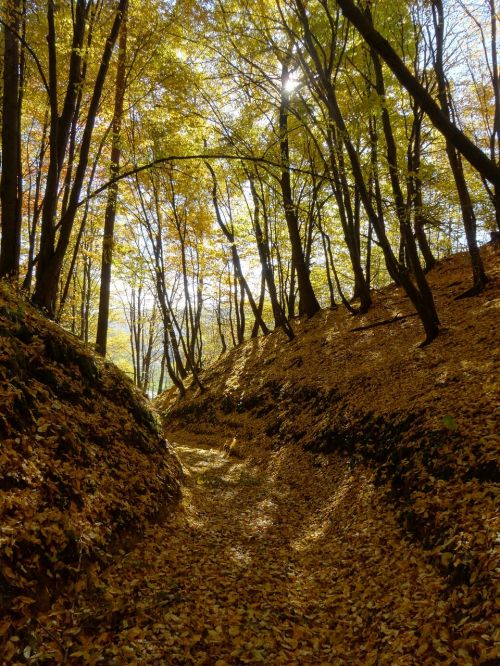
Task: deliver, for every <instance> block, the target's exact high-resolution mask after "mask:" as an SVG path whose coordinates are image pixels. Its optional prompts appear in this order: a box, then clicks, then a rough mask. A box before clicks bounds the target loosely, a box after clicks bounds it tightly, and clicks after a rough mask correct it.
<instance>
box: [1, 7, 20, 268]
mask: <svg viewBox="0 0 500 666" xmlns="http://www.w3.org/2000/svg"><path fill="white" fill-rule="evenodd" d="M5 9H6V14H7V17H6V26H5V27H4V67H3V91H4V94H3V104H2V176H1V179H0V206H1V214H2V240H1V245H0V277H5V276H9V277H14V278H17V277H18V276H19V257H20V252H21V191H20V190H19V182H20V178H19V167H20V154H19V145H20V141H19V135H20V125H19V118H20V112H19V111H20V109H19V107H20V103H21V100H20V57H19V41H18V38H17V37H16V33H17V32H18V30H19V25H20V17H21V11H22V3H21V0H7V3H6V8H5Z"/></svg>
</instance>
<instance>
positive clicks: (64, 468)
mask: <svg viewBox="0 0 500 666" xmlns="http://www.w3.org/2000/svg"><path fill="white" fill-rule="evenodd" d="M179 483H180V466H179V463H178V462H177V458H176V456H175V454H174V453H173V452H172V450H171V448H170V447H169V446H168V444H167V443H166V441H165V439H164V438H163V435H162V432H161V427H160V425H159V422H158V420H157V417H156V416H155V415H154V414H153V412H152V411H151V409H150V406H149V405H148V402H147V400H146V398H145V397H144V396H143V395H142V394H141V393H140V392H138V391H137V390H136V389H135V388H134V387H133V386H132V384H131V382H130V381H129V380H128V379H127V378H126V377H125V376H124V375H123V374H122V373H121V372H120V371H119V370H118V369H117V368H115V367H114V366H113V365H112V364H110V363H104V362H103V361H102V360H100V359H99V358H98V357H96V356H95V355H93V354H92V353H90V352H89V350H88V348H86V347H85V346H84V345H82V344H80V343H79V342H78V341H77V340H76V339H75V338H73V336H71V335H69V334H67V333H66V332H64V331H63V330H62V329H61V328H60V327H58V326H57V325H55V324H53V323H51V322H48V321H47V320H45V319H44V318H43V317H41V316H40V315H39V314H38V313H37V312H36V311H35V310H34V309H33V308H31V307H30V306H29V305H28V304H26V303H25V302H24V301H23V299H22V298H21V297H20V295H19V294H16V293H14V292H13V291H12V290H11V289H10V288H9V287H8V286H7V285H5V284H2V283H0V544H1V550H0V617H1V619H0V654H1V655H2V659H0V661H2V663H8V662H9V659H10V658H11V657H13V655H15V654H16V653H17V650H18V648H19V645H20V644H21V643H19V642H18V637H19V635H24V636H26V635H29V632H30V631H32V630H33V631H34V630H35V629H36V625H35V624H34V622H35V621H34V619H33V618H34V617H35V616H36V613H37V612H38V611H39V610H40V609H46V608H48V607H49V606H50V604H51V603H52V601H53V599H54V597H55V596H57V594H59V593H63V594H66V595H74V594H75V593H77V592H79V591H81V590H82V589H84V588H85V587H86V586H87V585H89V584H91V580H90V579H89V578H88V576H87V575H86V574H87V572H88V571H89V570H90V571H91V573H92V574H93V576H94V578H96V577H97V574H98V571H99V568H100V567H101V566H102V564H103V563H104V562H105V561H106V559H107V557H108V555H109V549H110V547H112V546H113V544H114V545H115V546H116V547H122V546H123V545H124V543H125V540H126V539H127V538H130V537H131V535H132V534H133V533H134V532H138V531H140V530H141V529H143V524H144V522H145V521H146V520H147V519H152V518H154V517H155V516H157V515H158V514H159V513H160V512H164V511H165V509H166V508H167V507H168V506H169V504H170V503H171V502H172V501H173V500H174V498H175V497H176V496H177V495H178V492H179ZM89 580H90V582H89ZM15 637H17V639H16V640H14V638H15ZM11 638H12V640H11ZM16 641H17V644H16ZM23 645H26V643H24V644H23ZM27 649H30V648H29V645H28V648H27ZM28 656H29V655H28Z"/></svg>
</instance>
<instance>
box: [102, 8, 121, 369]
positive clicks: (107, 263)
mask: <svg viewBox="0 0 500 666" xmlns="http://www.w3.org/2000/svg"><path fill="white" fill-rule="evenodd" d="M126 62H127V14H126V10H125V12H124V16H123V18H122V25H121V29H120V42H119V51H118V66H117V70H116V83H115V105H114V110H113V120H112V146H111V164H110V168H109V175H110V180H113V179H114V178H115V177H116V176H117V175H118V174H119V172H120V158H121V128H122V118H123V100H124V97H125V86H126V80H125V79H126ZM117 198H118V183H117V182H116V183H112V184H111V185H110V187H109V189H108V201H107V204H106V212H105V214H104V234H103V238H102V257H101V281H100V287H99V315H98V319H97V334H96V343H95V344H96V350H97V352H98V353H99V354H101V355H102V356H106V346H107V340H108V322H109V299H110V289H111V269H112V266H113V244H114V230H115V219H116V205H117Z"/></svg>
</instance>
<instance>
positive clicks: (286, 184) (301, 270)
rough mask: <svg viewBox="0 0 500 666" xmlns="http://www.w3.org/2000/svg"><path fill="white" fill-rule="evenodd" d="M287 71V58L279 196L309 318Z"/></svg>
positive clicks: (311, 302)
mask: <svg viewBox="0 0 500 666" xmlns="http://www.w3.org/2000/svg"><path fill="white" fill-rule="evenodd" d="M288 76H289V70H288V64H287V62H286V59H283V62H282V64H281V101H280V109H279V133H280V154H281V178H280V185H281V193H282V196H283V206H284V212H285V219H286V224H287V228H288V235H289V238H290V245H291V248H292V262H293V266H294V270H295V272H296V274H297V283H298V287H299V310H300V312H301V313H304V314H306V315H307V316H308V317H312V316H313V315H314V314H316V312H318V311H319V310H320V305H319V303H318V300H317V298H316V294H315V293H314V289H313V286H312V284H311V279H310V276H309V269H308V267H307V264H306V261H305V257H304V251H303V249H302V241H301V238H300V231H299V221H298V219H297V212H296V209H295V205H294V202H293V196H292V186H291V181H290V148H289V142H288V115H289V114H288V109H289V104H290V97H289V92H288V91H287V88H286V84H287V82H288Z"/></svg>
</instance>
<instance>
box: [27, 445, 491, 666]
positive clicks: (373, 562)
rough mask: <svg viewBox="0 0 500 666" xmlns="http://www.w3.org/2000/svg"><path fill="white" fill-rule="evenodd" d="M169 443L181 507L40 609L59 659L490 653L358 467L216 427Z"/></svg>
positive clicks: (298, 660)
mask: <svg viewBox="0 0 500 666" xmlns="http://www.w3.org/2000/svg"><path fill="white" fill-rule="evenodd" d="M172 439H173V441H174V442H176V448H177V451H178V453H179V455H180V457H181V459H182V460H183V463H184V466H185V471H186V477H187V478H186V486H185V488H184V497H183V500H182V503H181V505H180V507H179V510H178V511H177V512H176V513H174V514H173V515H172V516H171V517H170V518H169V519H168V522H167V523H166V524H164V525H163V526H160V527H158V526H156V527H150V528H148V530H147V532H146V533H145V535H144V539H143V540H142V541H141V542H140V543H139V544H138V545H137V546H136V547H135V548H134V549H133V550H131V551H130V552H128V553H126V554H125V553H124V554H122V555H120V556H118V558H116V560H115V561H114V562H112V563H111V566H110V567H109V568H108V569H107V571H104V572H102V573H101V574H100V575H99V576H96V577H95V579H94V580H89V581H88V586H87V590H86V591H83V592H82V595H81V596H80V599H79V601H78V603H76V604H75V603H73V605H72V606H71V607H68V606H66V607H64V605H63V604H64V603H65V602H64V600H61V601H60V605H59V606H58V605H56V606H55V607H54V608H53V609H52V611H51V612H50V613H49V614H47V615H46V616H44V617H41V618H39V626H40V635H41V636H43V637H45V646H44V649H45V651H46V652H45V654H46V657H47V661H51V660H52V662H51V663H56V662H58V661H63V660H64V659H66V661H67V663H71V664H78V663H85V664H90V663H105V664H128V663H130V664H166V665H177V664H178V665H181V664H207V665H208V664H210V665H212V664H213V665H216V666H224V665H225V664H235V665H236V664H245V663H249V664H258V663H262V664H268V665H270V664H277V665H278V664H283V665H287V666H288V665H292V664H301V665H302V664H314V665H316V666H318V665H320V664H338V665H341V664H360V665H361V664H363V666H367V665H369V664H380V665H383V664H387V665H390V666H397V665H412V664H415V665H417V664H418V665H419V666H425V665H426V664H428V665H431V664H438V663H439V664H441V663H442V664H457V665H464V666H465V665H466V664H473V663H478V662H477V660H476V658H474V659H473V657H472V656H471V655H473V654H475V655H480V656H481V659H483V658H484V659H486V658H487V657H489V656H490V655H491V651H492V645H491V644H490V638H489V637H488V636H486V635H484V637H481V634H482V633H483V634H484V632H485V629H484V628H483V627H480V626H478V627H477V632H476V634H475V635H472V636H469V637H468V638H467V639H464V638H463V637H462V638H461V639H458V640H457V639H456V635H455V632H454V627H453V618H451V617H450V616H449V615H448V606H447V601H446V589H445V585H444V582H443V579H441V578H440V577H439V575H438V574H437V573H436V571H435V570H434V569H433V567H432V566H430V565H429V564H428V563H427V562H426V558H425V555H424V554H423V552H422V551H421V550H420V549H419V548H417V547H416V546H414V545H412V544H411V543H410V542H409V541H408V540H406V538H405V536H404V534H403V533H402V531H401V529H400V528H399V527H398V525H397V520H396V517H395V515H393V513H392V511H391V509H390V508H389V507H388V505H387V503H386V502H384V500H383V493H382V492H381V490H380V489H379V488H376V487H375V486H374V484H373V474H372V472H370V471H368V470H367V469H366V468H364V467H363V466H362V465H357V466H356V467H355V468H354V469H353V470H351V469H350V467H349V465H348V463H347V462H346V461H345V458H341V457H340V456H336V455H330V456H328V457H327V456H321V455H320V456H316V457H313V456H311V455H310V454H307V453H304V452H300V451H298V450H293V451H291V450H290V449H288V450H285V449H282V450H281V451H280V452H278V453H276V454H275V455H274V456H273V458H272V459H271V462H270V463H268V464H267V465H264V464H261V465H256V464H255V463H254V464H250V463H249V462H248V461H241V460H238V459H235V458H234V457H229V456H228V455H227V454H225V453H224V452H223V451H221V450H220V449H219V448H215V447H211V446H209V445H208V444H207V439H206V437H203V438H202V437H199V438H196V436H193V435H192V434H187V433H186V432H177V433H175V435H174V436H173V437H172ZM51 651H52V652H51ZM40 661H41V662H42V663H43V660H42V659H41V660H40Z"/></svg>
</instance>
